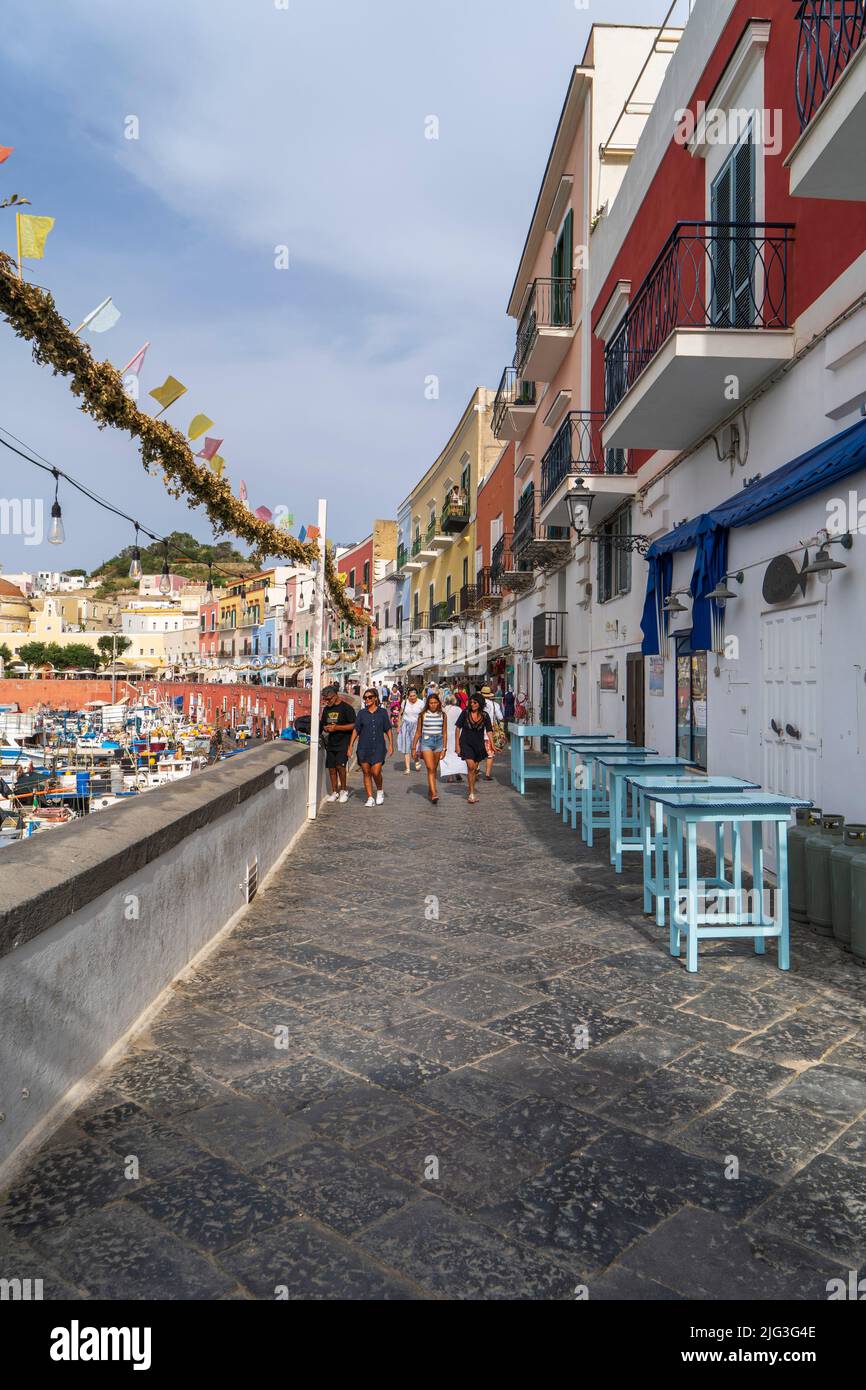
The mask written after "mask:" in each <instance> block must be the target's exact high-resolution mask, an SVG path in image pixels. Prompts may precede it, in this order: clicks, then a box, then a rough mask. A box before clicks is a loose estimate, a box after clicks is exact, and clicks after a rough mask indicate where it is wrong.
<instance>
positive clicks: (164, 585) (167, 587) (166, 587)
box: [159, 541, 171, 597]
mask: <svg viewBox="0 0 866 1390" xmlns="http://www.w3.org/2000/svg"><path fill="white" fill-rule="evenodd" d="M159 592H160V593H161V594H163V595H165V596H166V597H167V596H168V595H169V594H170V593H171V575H170V574H169V572H168V541H166V542H165V555H164V557H163V561H162V574H161V575H160V580H159Z"/></svg>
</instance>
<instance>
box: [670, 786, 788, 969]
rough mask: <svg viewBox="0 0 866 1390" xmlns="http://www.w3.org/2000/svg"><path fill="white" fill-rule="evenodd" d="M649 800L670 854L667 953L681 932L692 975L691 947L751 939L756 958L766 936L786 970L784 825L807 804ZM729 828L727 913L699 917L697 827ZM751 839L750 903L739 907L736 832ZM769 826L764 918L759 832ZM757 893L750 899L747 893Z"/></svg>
mask: <svg viewBox="0 0 866 1390" xmlns="http://www.w3.org/2000/svg"><path fill="white" fill-rule="evenodd" d="M656 800H657V801H658V802H659V803H660V804H661V805H662V806H663V807H664V809H665V812H666V814H667V817H668V824H669V832H668V844H669V847H670V866H671V869H670V900H671V925H670V950H671V955H672V956H678V955H679V954H680V935H681V932H682V931H683V930H685V933H686V969H687V970H689V971H690V972H691V973H694V972H695V971H696V970H697V968H698V942H699V941H700V940H702V939H709V938H712V939H719V938H733V939H738V938H743V937H746V938H752V939H753V940H754V943H755V951H756V952H757V953H758V954H759V955H762V954H763V952H764V950H765V943H766V941H767V939H768V938H769V937H774V936H775V937H778V940H779V957H778V964H779V969H780V970H787V969H789V967H790V963H791V944H790V926H789V921H788V821H789V820H790V818H791V813H792V812H793V811H796V810H798V809H799V808H800V807H809V806H811V805H812V802H811V801H803V800H801V799H800V798H798V797H792V796H776V795H774V794H772V793H770V792H762V791H758V792H751V791H743V792H740V793H734V794H726V793H723V792H722V793H708V792H703V793H701V792H657V793H656ZM702 824H704V825H706V824H710V825H721V826H722V828H723V833H724V827H725V826H726V825H730V827H731V835H732V844H733V850H734V853H733V910H732V911H730V912H719V911H717V910H716V909H717V906H718V903H716V904H715V905H714V907H713V910H712V911H704V912H702V911H701V910H700V907H699V905H698V903H699V897H700V891H699V890H700V880H699V878H698V836H697V830H698V826H699V825H702ZM747 825H749V826H751V832H752V880H753V894H752V903H751V906H750V905H749V903H748V901H746V902H745V904H744V899H743V884H742V833H743V829H744V827H745V826H747ZM765 825H768V826H771V827H772V826H775V834H776V876H777V886H776V911H775V913H774V914H773V915H772V916H769V915H765V913H764V893H763V887H764V826H765ZM681 838H683V839H684V840H685V863H684V864H683V865H682V866H681V852H680V839H681ZM681 867H683V868H684V869H685V885H686V886H685V893H684V898H685V904H686V911H685V915H684V916H683V915H682V914H681V912H680V907H679V902H680V868H681ZM756 891H757V900H756V897H755V893H756Z"/></svg>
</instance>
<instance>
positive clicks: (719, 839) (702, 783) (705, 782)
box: [628, 764, 759, 927]
mask: <svg viewBox="0 0 866 1390" xmlns="http://www.w3.org/2000/svg"><path fill="white" fill-rule="evenodd" d="M653 768H655V765H654V764H653ZM628 781H629V783H630V785H631V787H632V788H633V790H634V791H635V793H636V795H637V800H638V816H639V819H640V838H641V844H642V846H643V854H644V859H643V910H644V912H646V913H650V912H652V904H653V899H655V913H656V923H657V925H658V926H660V927H663V926H664V924H665V899H666V898H667V897H669V896H670V891H669V889H670V882H669V879H668V875H667V871H666V865H667V863H668V862H669V858H670V856H669V855H668V854H667V850H666V843H665V816H664V807H663V806H662V805H661V803H660V802H659V801H657V800H656V793H657V792H700V793H704V792H707V793H722V794H724V793H727V794H729V795H732V794H734V793H736V792H742V791H758V790H759V784H758V783H757V782H750V781H748V780H747V778H745V777H727V776H714V775H713V774H709V775H704V774H703V773H699V772H689V771H687V770H685V769H684V770H683V771H681V772H678V773H677V772H674V773H669V774H667V775H664V776H663V775H661V774H660V773H659V772H657V771H655V770H653V771H649V770H648V769H647V770H646V771H643V770H642V771H641V772H640V774H639V775H636V774H633V775H631V776H629V778H628ZM653 821H654V822H655V823H654V824H653ZM723 830H724V828H723V826H717V827H716V877H715V878H713V879H708V880H707V886H708V887H712V888H724V889H730V888H732V886H733V885H732V884H731V883H730V882H729V881H728V879H727V878H726V877H725V873H724V869H725V846H724V833H723Z"/></svg>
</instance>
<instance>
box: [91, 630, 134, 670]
mask: <svg viewBox="0 0 866 1390" xmlns="http://www.w3.org/2000/svg"><path fill="white" fill-rule="evenodd" d="M112 643H113V644H114V652H115V655H116V656H123V653H124V652H125V651H126V649H127V647H131V646H132V643H131V642H130V640H129V638H128V637H121V635H120V633H119V632H118V633H117V634H116V636H114V637H100V638H99V640H98V641H97V643H96V645H97V647H98V648H99V651H100V653H101V657H102V664H103V666H110V665H111V647H112Z"/></svg>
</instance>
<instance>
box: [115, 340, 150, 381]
mask: <svg viewBox="0 0 866 1390" xmlns="http://www.w3.org/2000/svg"><path fill="white" fill-rule="evenodd" d="M149 347H150V343H145V345H144V347H143V348H139V350H138V352H137V353H136V354H135V356H134V357H131V358H130V360H129V361H128V362H127V364H126V366H125V367H124V368H123V370H122V371H121V373H120V375H121V376H128V375H131V376H138V375H139V374H140V372H141V369H142V367H143V366H144V359H145V357H146V356H147V349H148V348H149Z"/></svg>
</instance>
